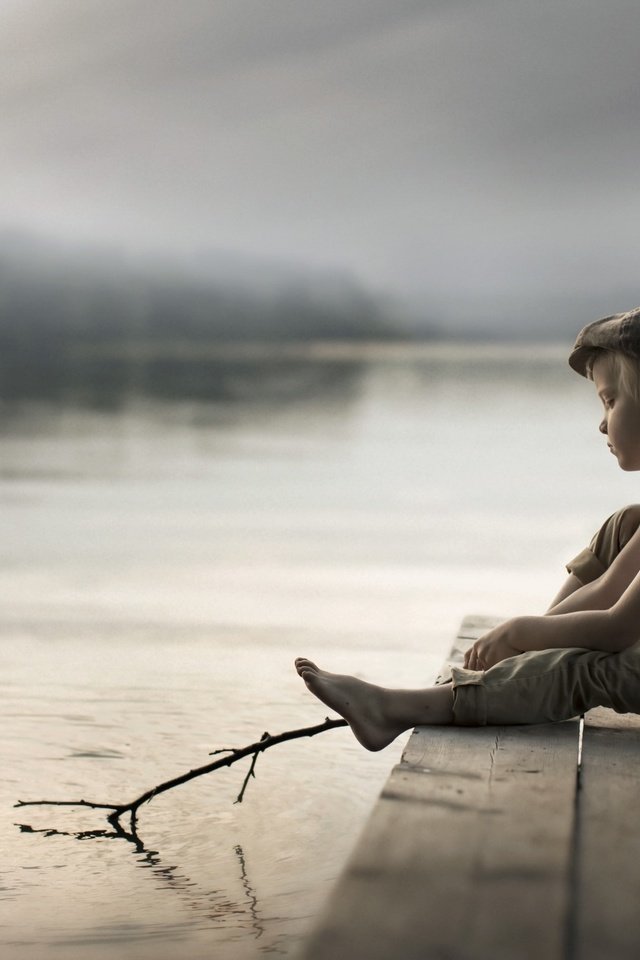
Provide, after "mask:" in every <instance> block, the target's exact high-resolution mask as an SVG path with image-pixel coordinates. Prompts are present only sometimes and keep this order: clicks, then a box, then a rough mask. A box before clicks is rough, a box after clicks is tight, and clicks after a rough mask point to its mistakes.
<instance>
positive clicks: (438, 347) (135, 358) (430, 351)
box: [67, 339, 568, 363]
mask: <svg viewBox="0 0 640 960" xmlns="http://www.w3.org/2000/svg"><path fill="white" fill-rule="evenodd" d="M465 347H468V348H469V351H470V353H472V354H473V359H474V360H477V361H479V362H482V361H487V362H488V361H491V362H496V361H499V360H513V359H517V358H519V357H531V356H532V355H533V356H535V357H536V359H548V360H555V359H558V360H561V359H565V357H566V354H567V349H568V348H567V344H565V343H561V342H556V341H554V342H544V341H543V342H540V341H531V342H526V341H520V340H517V341H516V340H501V341H495V342H494V341H486V340H483V341H479V340H474V341H471V340H469V341H467V340H460V339H452V340H440V339H431V340H406V339H404V340H388V339H384V340H361V339H355V340H323V339H318V340H225V341H219V342H217V343H211V342H210V343H198V342H193V341H171V342H165V343H145V342H140V343H135V342H133V343H112V344H109V343H103V344H77V345H75V346H72V347H71V348H70V349H69V350H68V352H67V355H68V357H69V359H73V360H78V361H88V360H119V361H129V362H136V363H153V362H157V361H166V360H173V361H183V362H195V361H207V360H209V361H230V362H242V361H247V362H255V361H260V360H292V361H296V360H297V361H300V360H307V361H313V362H320V361H327V362H329V361H330V362H341V361H342V362H351V361H355V360H384V361H387V362H394V361H396V362H406V361H407V360H412V359H424V360H429V359H433V360H440V361H444V362H446V361H447V360H452V361H453V360H459V359H460V353H461V350H463V349H464V348H465Z"/></svg>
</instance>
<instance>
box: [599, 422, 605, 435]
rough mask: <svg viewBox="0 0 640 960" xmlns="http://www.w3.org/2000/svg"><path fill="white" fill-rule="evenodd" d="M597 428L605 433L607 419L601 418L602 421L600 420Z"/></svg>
mask: <svg viewBox="0 0 640 960" xmlns="http://www.w3.org/2000/svg"><path fill="white" fill-rule="evenodd" d="M598 430H599V431H600V433H604V434H606V432H607V421H606V420H602V421H601V422H600V426H599V427H598Z"/></svg>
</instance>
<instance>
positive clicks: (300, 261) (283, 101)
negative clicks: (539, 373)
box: [0, 0, 640, 338]
mask: <svg viewBox="0 0 640 960" xmlns="http://www.w3.org/2000/svg"><path fill="white" fill-rule="evenodd" d="M0 24H1V26H2V29H1V30H0V51H1V53H2V57H3V62H4V64H5V72H4V80H3V82H2V84H1V85H0V107H1V109H2V117H3V119H2V129H3V151H2V157H0V175H1V176H2V180H3V185H4V190H3V194H2V198H1V199H0V230H3V231H18V232H24V233H26V234H27V235H33V236H44V237H46V238H49V240H51V242H59V243H61V244H69V243H70V244H79V245H83V244H87V245H88V246H89V247H92V246H93V245H97V246H100V245H103V246H104V247H105V248H108V249H115V250H118V251H121V252H122V255H123V256H125V257H127V256H132V255H135V256H143V257H149V258H151V259H154V258H155V259H164V260H166V258H167V257H168V258H169V259H171V258H175V259H178V260H180V259H181V260H182V261H184V262H194V261H197V260H202V258H203V257H204V258H205V259H206V258H207V257H209V259H210V262H212V263H213V261H214V260H215V261H217V262H219V263H220V264H221V266H220V268H219V269H220V270H224V269H228V270H231V271H232V270H233V269H235V267H234V264H235V263H237V264H239V265H240V269H241V265H242V264H243V263H246V264H247V265H253V268H254V269H258V266H257V265H260V264H263V265H267V266H268V265H270V266H269V269H267V271H266V272H267V273H268V272H269V270H272V271H273V272H274V273H276V274H277V273H278V271H280V270H281V269H283V268H286V269H291V270H292V271H293V272H294V273H296V272H297V273H301V274H309V273H310V272H314V271H316V272H317V274H318V276H320V277H325V276H329V275H331V276H335V275H340V276H342V277H346V278H349V281H350V282H351V283H353V285H354V286H355V287H357V288H359V289H361V290H363V291H365V292H366V293H367V295H368V296H370V297H371V298H372V300H375V301H378V300H384V301H385V302H387V303H388V302H393V303H394V304H397V305H398V307H399V309H400V308H401V309H402V310H404V311H406V312H408V313H410V314H411V315H412V316H413V317H414V318H415V317H417V318H420V317H425V318H428V319H433V320H435V321H436V322H437V323H439V324H441V325H444V326H445V327H446V329H448V330H449V331H451V332H452V333H453V334H454V335H456V334H457V333H459V332H467V333H476V334H478V335H483V334H489V335H513V336H517V337H519V338H523V337H525V336H529V335H531V336H533V337H534V338H536V337H546V338H549V337H557V336H564V331H565V329H566V330H569V329H571V330H576V329H577V328H578V327H580V326H582V325H583V324H584V323H586V322H588V321H589V320H592V319H595V318H596V317H599V316H603V315H606V314H609V313H612V312H615V311H618V310H623V309H628V308H630V307H631V306H634V305H635V304H636V303H637V302H639V301H640V294H638V293H637V290H638V281H637V264H638V241H637V239H636V223H637V220H638V217H637V208H638V203H639V202H640V200H639V198H638V191H637V156H638V145H639V138H640V122H639V121H640V96H638V93H639V90H638V86H639V80H638V75H637V70H636V67H635V63H636V38H637V36H638V32H639V31H640V7H639V6H638V5H637V4H635V3H633V2H631V0H611V2H610V3H609V4H608V5H607V9H606V16H605V15H603V8H602V6H601V4H599V3H596V2H595V0H576V2H574V3H571V4H558V3H557V2H556V0H540V2H539V3H537V4H535V5H532V4H531V3H529V2H525V0H486V2H485V3H483V4H471V3H469V2H467V0H454V2H449V3H446V4H445V3H443V2H441V0H431V2H424V0H421V2H418V0H398V2H397V3H395V4H393V5H389V4H388V3H383V2H382V0H341V2H340V3H337V2H335V0H333V2H327V3H324V4H322V5H320V6H308V5H302V6H296V7H291V5H290V4H285V3H284V2H282V0H271V2H270V3H269V4H267V5H265V4H264V3H261V2H258V0H245V2H243V3H242V4H238V3H237V2H231V0H220V2H218V3H216V4H214V5H212V4H210V3H209V2H206V0H189V2H188V3H186V4H180V5H176V4H173V3H169V2H163V0H162V2H157V0H154V2H151V0H127V2H126V3H125V2H124V0H114V2H113V3H110V4H108V5H105V4H103V3H100V2H98V0H82V2H80V0H67V2H65V3H64V4H56V5H51V4H47V3H46V2H45V0H33V2H32V3H30V4H28V5H25V4H23V3H19V2H17V0H8V2H7V3H5V4H3V5H2V10H1V11H0ZM225 264H226V267H225ZM248 274H249V275H248V276H247V285H250V282H251V277H250V270H248ZM534 331H535V332H534Z"/></svg>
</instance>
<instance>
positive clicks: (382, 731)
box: [295, 307, 640, 750]
mask: <svg viewBox="0 0 640 960" xmlns="http://www.w3.org/2000/svg"><path fill="white" fill-rule="evenodd" d="M569 364H570V365H571V367H572V368H573V369H574V370H576V371H577V372H578V373H580V374H581V375H582V376H584V377H587V378H588V379H590V380H592V381H593V382H594V384H595V388H596V391H597V393H598V396H599V397H600V399H601V401H602V405H603V409H604V415H603V418H602V421H601V423H600V425H599V429H600V432H601V433H602V434H604V436H605V438H606V440H607V446H608V448H609V450H610V451H611V453H612V454H613V455H614V456H615V457H616V458H617V460H618V464H619V466H620V467H621V469H622V470H640V307H638V308H636V309H634V310H630V311H629V312H628V313H620V314H615V315H614V316H612V317H605V318H604V319H603V320H596V321H595V322H594V323H591V324H589V325H588V326H586V327H585V328H584V329H583V330H581V331H580V333H579V334H578V338H577V340H576V343H575V346H574V349H573V352H572V353H571V356H570V357H569ZM567 569H568V570H569V578H568V580H567V581H566V583H565V584H564V586H563V587H562V589H561V590H560V593H559V594H558V596H557V597H556V598H555V600H554V601H553V603H552V605H551V607H550V608H549V610H548V611H547V613H546V614H545V615H544V616H537V617H516V618H514V619H513V620H508V621H507V622H506V623H502V624H500V625H499V626H498V627H496V628H495V629H494V630H491V631H490V632H489V633H487V634H485V635H484V636H483V637H481V638H480V639H479V640H477V641H476V642H475V643H474V644H473V646H472V647H471V648H470V649H469V650H467V652H466V654H465V658H464V666H463V667H453V668H452V675H453V677H452V682H451V683H449V684H442V685H440V686H434V687H429V688H426V689H423V690H392V689H388V688H385V687H378V686H375V685H374V684H370V683H365V682H364V681H362V680H358V679H356V678H355V677H349V676H342V675H338V674H332V673H328V672H325V671H323V670H320V669H319V668H318V667H317V666H316V665H315V664H314V663H312V662H311V661H310V660H306V659H304V658H298V659H297V660H296V661H295V664H296V670H297V671H298V673H299V675H300V676H301V677H302V679H303V680H304V682H305V684H306V685H307V687H308V688H309V690H310V691H311V692H312V693H313V694H315V696H316V697H318V698H319V699H320V700H322V701H323V703H325V704H327V706H329V707H331V708H332V709H333V710H336V711H337V712H338V713H339V714H340V715H341V716H343V717H344V718H345V720H347V722H348V723H349V725H350V726H351V729H352V730H353V733H354V734H355V736H356V738H357V739H358V740H359V741H360V743H361V744H362V745H363V746H364V747H366V748H367V749H368V750H381V749H382V748H383V747H386V746H387V745H388V744H389V743H391V741H392V740H394V739H395V738H396V737H397V736H399V735H400V734H401V733H403V732H404V731H405V730H408V729H410V728H412V727H414V726H417V725H420V724H459V725H468V726H479V725H483V724H509V723H514V724H516V723H545V722H548V721H555V720H566V719H568V718H569V717H574V716H576V715H578V714H581V713H584V712H585V711H586V710H589V709H590V708H591V707H596V706H606V707H613V709H614V710H616V711H617V712H618V713H631V712H634V713H640V645H638V646H635V644H636V642H637V641H639V640H640V575H638V574H639V572H640V506H634V507H627V508H625V509H623V510H620V511H619V512H618V513H616V514H614V515H613V516H612V517H609V519H608V520H606V521H605V523H604V524H603V526H602V527H601V528H600V530H599V531H598V533H597V534H596V536H595V537H594V538H593V540H592V541H591V544H590V545H589V547H587V548H586V549H585V550H583V551H582V552H581V553H580V554H578V556H577V557H576V558H575V559H574V560H573V561H571V563H569V564H568V565H567Z"/></svg>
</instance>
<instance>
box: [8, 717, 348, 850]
mask: <svg viewBox="0 0 640 960" xmlns="http://www.w3.org/2000/svg"><path fill="white" fill-rule="evenodd" d="M346 726H348V724H347V721H346V720H330V719H329V718H328V717H327V718H326V719H325V721H324V723H319V724H316V725H315V726H313V727H301V728H300V729H298V730H286V731H285V732H284V733H278V734H276V735H275V736H271V734H269V733H263V734H262V737H261V738H260V740H256V742H255V743H250V744H249V745H248V746H246V747H241V748H240V749H235V748H233V747H230V748H225V749H223V750H214V751H213V752H212V753H213V754H219V753H228V754H229V756H227V757H221V758H220V759H218V760H214V761H212V762H211V763H207V764H205V765H204V766H202V767H195V768H194V769H193V770H189V771H188V772H187V773H183V774H181V775H180V776H179V777H173V778H172V779H171V780H165V782H164V783H159V784H157V785H156V786H155V787H152V788H151V790H145V792H144V793H141V794H140V796H138V797H136V798H135V799H134V800H131V801H130V802H129V803H96V802H94V801H93V800H18V802H17V803H15V804H14V806H15V807H35V806H53V807H91V808H93V809H95V810H111V813H110V815H109V816H108V817H107V820H108V821H109V823H110V824H111V825H112V826H113V827H118V826H119V823H120V818H121V817H122V816H123V815H124V814H125V813H128V814H130V816H131V828H132V830H133V832H134V833H135V826H136V817H137V813H138V809H139V808H140V807H141V806H142V805H143V804H144V803H149V802H150V801H151V800H153V798H154V797H158V796H160V794H161V793H165V792H166V791H167V790H173V788H174V787H179V786H180V785H181V784H183V783H188V782H189V781H190V780H195V779H196V777H203V776H204V775H205V774H207V773H212V772H213V771H214V770H219V769H220V768H221V767H230V766H231V765H232V764H234V763H237V762H238V760H242V759H243V758H244V757H249V756H251V757H253V759H252V761H251V767H250V768H249V772H248V773H247V775H246V777H245V779H244V782H243V784H242V789H241V790H240V793H239V794H238V797H237V799H236V801H235V802H236V803H242V800H243V798H244V793H245V790H246V789H247V784H248V783H249V780H250V778H251V777H255V772H254V771H255V766H256V761H257V759H258V754H260V753H264V752H265V750H268V749H269V748H270V747H274V746H275V745H276V744H278V743H284V742H285V741H287V740H297V739H299V738H300V737H315V736H316V734H318V733H324V731H325V730H333V729H334V728H335V727H346Z"/></svg>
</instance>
